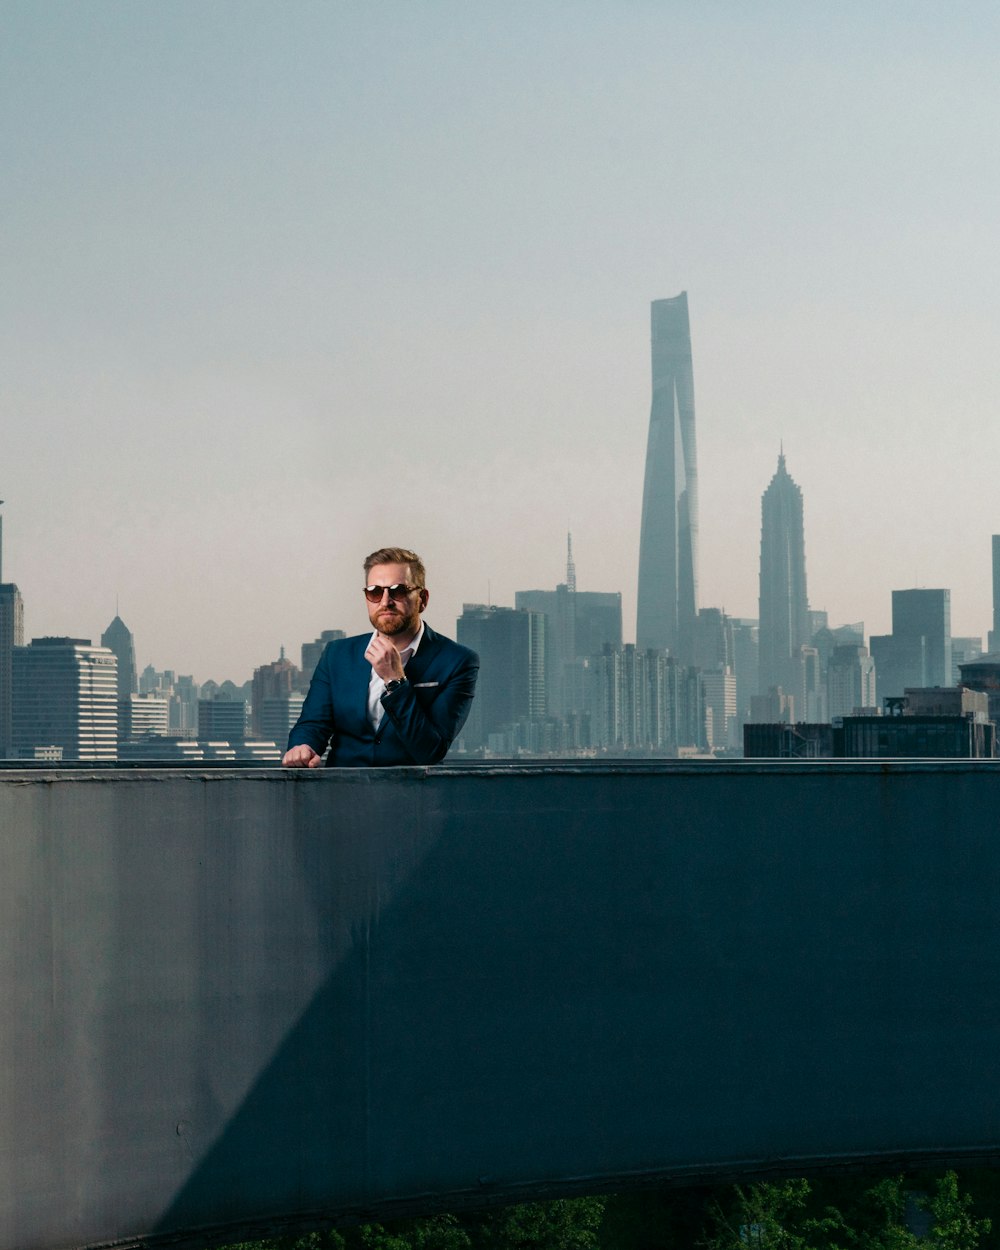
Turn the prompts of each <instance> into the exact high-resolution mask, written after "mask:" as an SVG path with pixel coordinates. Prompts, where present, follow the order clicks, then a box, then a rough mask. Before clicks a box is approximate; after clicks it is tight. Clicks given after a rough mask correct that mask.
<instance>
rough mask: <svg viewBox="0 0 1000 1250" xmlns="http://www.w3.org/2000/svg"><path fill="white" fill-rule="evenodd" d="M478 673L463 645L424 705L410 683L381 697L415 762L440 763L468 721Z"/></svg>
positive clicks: (476, 662)
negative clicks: (437, 689) (448, 673)
mask: <svg viewBox="0 0 1000 1250" xmlns="http://www.w3.org/2000/svg"><path fill="white" fill-rule="evenodd" d="M478 676H479V656H478V655H476V653H475V652H474V651H469V650H468V648H465V647H463V648H462V657H461V659H460V660H459V661H458V662H457V663H456V665H455V667H454V669H453V670H452V672H451V674H450V675H449V677H448V678H447V679H446V681H444V682H443V683H442V685H443V689H440V690H439V691H438V693H437V697H436V698H435V699H434V701H433V702H432V703H431V704H429V705H428V706H426V707H425V706H422V705H421V703H420V701H419V699H418V698H417V695H416V693H415V691H414V689H413V687H412V686H411V685H410V684H409V683H408V682H407V683H404V684H403V685H402V686H400V687H399V689H398V690H394V691H392V693H391V694H384V695H383V696H382V707H383V708H384V709H385V714H386V716H388V717H389V719H390V720H391V721H392V723H393V726H394V728H395V730H396V733H397V734H398V735H399V738H400V740H401V742H402V744H403V746H404V748H405V749H406V751H407V753H408V754H409V756H410V757H411V759H412V760H413V762H414V764H439V763H440V762H441V761H442V760H443V759H444V757H445V756H446V755H447V754H448V748H449V747H450V746H451V744H452V743H453V742H454V740H455V738H456V737H457V736H458V732H459V730H460V729H461V728H462V726H463V725H464V724H465V721H466V717H467V716H468V715H469V709H470V707H471V706H472V697H473V695H474V694H475V693H476V678H477V677H478ZM303 710H304V709H303Z"/></svg>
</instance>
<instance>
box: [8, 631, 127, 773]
mask: <svg viewBox="0 0 1000 1250" xmlns="http://www.w3.org/2000/svg"><path fill="white" fill-rule="evenodd" d="M117 667H118V662H117V660H116V659H115V656H114V653H113V652H111V651H110V650H109V649H108V648H107V647H94V646H91V644H90V640H89V639H88V638H33V639H32V640H31V645H30V646H27V647H16V648H15V650H14V664H13V691H14V715H13V734H12V736H13V743H14V752H15V753H16V754H17V756H18V757H19V758H21V759H30V758H33V757H39V758H41V755H40V753H43V754H44V753H45V752H46V751H48V750H49V749H50V748H55V750H56V751H57V752H58V757H59V758H61V759H64V760H113V759H115V758H116V757H117V753H118V674H117Z"/></svg>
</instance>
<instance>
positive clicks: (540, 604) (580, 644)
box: [514, 534, 622, 716]
mask: <svg viewBox="0 0 1000 1250" xmlns="http://www.w3.org/2000/svg"><path fill="white" fill-rule="evenodd" d="M514 606H515V608H517V609H518V610H520V611H522V612H540V613H542V614H543V615H544V617H545V702H546V708H545V711H546V714H547V715H548V716H570V715H572V714H573V713H576V712H580V711H582V710H583V708H584V698H585V696H584V685H585V683H584V675H583V668H584V661H585V660H586V659H588V658H589V657H591V656H595V655H600V654H601V651H602V650H603V648H604V646H605V645H606V644H610V645H611V646H614V647H620V646H621V644H622V597H621V593H620V592H618V591H614V592H606V591H591V590H577V588H576V565H575V564H574V563H573V538H572V535H571V534H567V536H566V581H565V582H560V584H559V585H558V586H557V587H556V588H555V590H519V591H517V592H516V593H515V596H514Z"/></svg>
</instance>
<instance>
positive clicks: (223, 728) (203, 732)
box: [198, 698, 248, 743]
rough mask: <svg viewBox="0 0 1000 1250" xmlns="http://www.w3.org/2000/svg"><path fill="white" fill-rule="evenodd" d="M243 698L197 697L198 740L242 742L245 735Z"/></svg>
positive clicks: (245, 712) (245, 713)
mask: <svg viewBox="0 0 1000 1250" xmlns="http://www.w3.org/2000/svg"><path fill="white" fill-rule="evenodd" d="M247 720H248V717H247V703H246V700H245V699H231V698H230V699H226V698H220V699H199V700H198V740H199V741H200V742H230V743H232V742H242V741H243V740H244V739H245V738H246V736H247Z"/></svg>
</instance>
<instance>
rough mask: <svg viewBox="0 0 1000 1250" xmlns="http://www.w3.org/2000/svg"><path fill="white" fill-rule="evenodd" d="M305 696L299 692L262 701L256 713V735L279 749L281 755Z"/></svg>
mask: <svg viewBox="0 0 1000 1250" xmlns="http://www.w3.org/2000/svg"><path fill="white" fill-rule="evenodd" d="M304 702H305V695H304V694H303V693H302V692H301V691H297V692H293V693H291V694H286V695H284V696H283V697H277V698H267V699H264V700H263V701H262V702H261V704H260V706H259V708H255V711H256V713H257V728H256V731H255V732H256V733H258V734H260V736H261V737H262V738H265V739H266V740H267V741H268V742H274V743H275V744H276V745H277V746H278V747H280V749H281V752H282V754H284V752H285V749H286V747H287V745H288V735H289V733H290V731H291V729H292V726H293V725H294V724H295V722H296V721H297V720H298V719H299V713H300V712H301V711H302V704H303V703H304Z"/></svg>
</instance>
